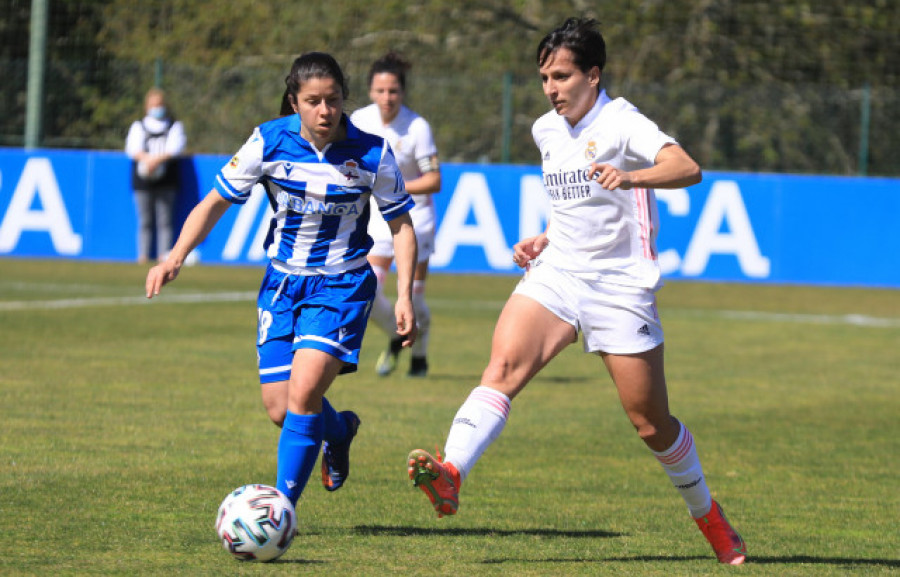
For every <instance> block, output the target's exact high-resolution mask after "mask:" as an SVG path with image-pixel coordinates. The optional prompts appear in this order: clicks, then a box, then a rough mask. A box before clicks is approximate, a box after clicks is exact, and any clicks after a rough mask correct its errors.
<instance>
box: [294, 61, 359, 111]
mask: <svg viewBox="0 0 900 577" xmlns="http://www.w3.org/2000/svg"><path fill="white" fill-rule="evenodd" d="M311 78H331V79H333V80H334V81H335V82H337V83H338V84H339V85H340V86H341V95H342V96H343V97H344V99H345V100H346V98H347V96H349V95H350V90H349V88H347V81H346V80H345V79H344V72H343V71H342V70H341V66H340V64H338V63H337V60H335V59H334V56H332V55H331V54H326V53H325V52H307V53H305V54H301V55H300V56H298V57H297V59H296V60H294V64H293V65H291V73H290V74H288V75H287V77H286V78H285V79H284V83H285V85H287V94H288V97H289V98H290V102H294V100H295V99H296V98H297V93H298V92H300V87H301V86H303V83H304V82H306V81H308V80H310V79H311ZM291 112H293V110H292V111H291Z"/></svg>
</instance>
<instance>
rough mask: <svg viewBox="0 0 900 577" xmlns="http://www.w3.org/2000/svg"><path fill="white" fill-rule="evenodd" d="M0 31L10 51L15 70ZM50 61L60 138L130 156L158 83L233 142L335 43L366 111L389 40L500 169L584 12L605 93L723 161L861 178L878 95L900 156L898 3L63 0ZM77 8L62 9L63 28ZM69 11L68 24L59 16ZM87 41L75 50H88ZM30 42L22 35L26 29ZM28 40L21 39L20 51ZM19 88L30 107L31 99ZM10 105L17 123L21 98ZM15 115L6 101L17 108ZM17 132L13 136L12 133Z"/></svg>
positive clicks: (441, 117)
mask: <svg viewBox="0 0 900 577" xmlns="http://www.w3.org/2000/svg"><path fill="white" fill-rule="evenodd" d="M0 2H5V3H7V4H9V5H10V6H9V10H7V12H6V13H7V14H9V20H8V21H7V20H4V22H3V23H0V57H2V58H3V59H4V62H6V61H9V62H11V63H13V62H17V61H18V62H21V59H22V54H24V52H23V51H22V50H21V42H22V40H21V38H18V39H17V40H13V41H10V42H9V43H8V42H7V41H8V40H10V38H11V37H12V36H13V31H14V30H17V29H19V28H20V27H21V26H22V25H23V23H26V22H27V19H28V5H29V4H30V2H28V1H26V0H0ZM50 4H51V6H52V10H53V12H52V13H53V14H54V16H52V17H51V20H52V21H53V22H55V23H56V24H51V36H52V38H53V42H52V44H53V46H52V48H51V50H50V52H51V58H52V65H53V70H54V72H53V73H52V78H51V80H50V82H48V86H50V85H54V86H55V85H56V84H55V83H57V82H59V84H60V85H61V86H60V87H58V88H54V91H55V92H53V93H50V92H49V91H48V108H47V112H46V115H45V116H46V117H47V121H48V122H47V126H48V129H47V138H48V140H52V138H58V139H59V140H61V141H66V142H69V143H70V145H76V146H77V145H83V144H79V143H82V142H84V143H89V144H86V145H91V146H95V147H96V146H101V147H109V148H119V147H121V145H122V139H123V138H124V134H125V131H126V130H127V127H128V124H129V123H130V121H131V120H132V119H133V118H136V117H137V116H138V115H139V114H140V113H141V104H142V100H143V94H144V92H145V91H146V90H147V88H149V87H150V86H151V85H152V84H153V83H154V82H155V81H156V80H157V79H160V80H161V83H162V86H163V88H165V89H166V90H167V91H168V92H169V95H170V101H171V102H172V104H173V105H174V107H175V110H176V112H177V113H178V115H179V117H180V118H181V119H182V120H183V121H184V122H185V124H186V126H187V129H188V133H189V140H190V146H191V149H192V150H193V151H194V152H215V153H229V152H232V151H234V150H236V149H237V147H239V146H240V144H241V143H242V142H243V141H244V139H246V137H247V136H248V135H249V132H250V129H251V128H252V127H253V126H254V125H255V124H257V123H259V122H261V121H264V120H266V119H268V118H270V117H273V116H274V115H275V114H276V113H277V111H278V105H279V102H280V98H281V94H282V91H283V89H284V83H283V79H284V76H285V75H286V73H287V71H288V69H289V66H290V62H291V61H292V60H293V58H294V57H296V56H297V55H299V54H300V53H302V52H305V51H308V50H325V51H328V52H331V53H333V54H334V55H335V56H336V57H337V58H338V60H339V61H340V62H341V63H342V65H343V66H344V68H345V71H346V72H347V74H348V76H349V78H350V84H351V100H350V101H349V102H348V108H350V109H353V108H356V107H359V106H363V105H365V104H367V103H368V97H367V94H366V92H367V90H366V86H365V82H366V71H367V68H368V66H369V64H370V63H371V62H372V61H373V60H374V59H375V58H377V57H378V56H380V55H381V54H383V53H384V52H385V51H386V50H388V49H396V50H400V51H401V52H403V53H404V54H406V55H407V56H408V57H409V58H410V59H411V60H412V61H413V62H414V67H413V69H412V71H411V73H410V77H409V87H408V97H407V101H408V104H409V105H410V106H411V107H412V108H414V109H415V110H417V111H418V112H420V113H421V114H423V115H424V116H425V117H426V118H428V119H429V121H430V122H431V123H432V125H433V127H434V130H435V134H436V138H437V140H438V145H439V148H440V150H441V154H442V156H443V158H445V159H447V160H455V161H479V160H488V161H491V162H497V161H500V160H501V157H500V153H501V150H502V149H503V144H504V140H503V139H504V135H505V134H506V133H505V129H506V127H505V126H504V122H503V119H504V115H503V112H504V100H503V95H504V82H505V79H511V81H512V91H511V97H510V100H509V102H508V103H507V105H508V106H509V107H510V110H511V117H510V118H511V124H512V126H511V129H510V132H509V133H508V135H506V138H507V141H506V142H507V143H508V145H509V152H510V159H511V161H512V162H517V163H536V162H537V158H536V156H535V154H536V153H535V148H534V145H533V142H532V140H531V135H530V128H531V124H532V122H533V121H534V119H535V118H536V117H537V116H539V115H540V114H543V113H544V112H545V111H546V110H547V109H548V105H547V103H546V99H545V98H544V96H543V94H542V92H541V89H540V83H539V80H538V77H537V74H536V68H535V62H534V60H535V54H534V52H535V48H536V46H537V43H538V41H539V40H540V38H542V36H543V35H544V34H545V33H546V32H547V31H549V30H550V29H552V28H553V27H555V26H556V25H558V24H559V23H560V22H562V21H563V20H564V19H565V18H566V17H567V16H570V15H585V16H591V17H594V18H597V19H598V20H599V21H600V22H601V24H602V30H603V32H604V36H605V38H606V40H607V49H608V53H609V59H608V65H607V67H606V70H605V71H604V75H603V82H604V86H605V87H606V88H607V90H608V91H609V92H610V94H611V95H612V96H614V97H615V96H624V97H626V98H628V99H629V100H630V101H632V102H633V103H634V104H636V105H637V106H638V107H639V108H641V109H642V110H643V111H644V112H645V113H646V114H647V115H648V116H650V117H651V118H653V119H655V120H657V121H658V123H659V124H660V126H661V127H662V128H663V129H664V130H665V131H666V132H669V133H671V134H673V135H674V136H676V137H677V138H678V139H679V140H680V141H681V142H682V144H684V146H685V147H686V148H687V149H688V150H689V151H690V152H691V153H692V154H693V155H694V156H696V157H697V158H698V160H699V161H700V162H701V163H702V164H703V166H704V167H706V168H710V169H731V170H752V171H796V172H831V173H843V174H853V173H855V172H856V171H857V170H858V161H859V159H858V151H859V147H860V138H861V136H862V134H861V123H860V118H861V114H860V106H861V102H862V101H863V98H864V95H865V90H866V87H869V89H870V90H871V92H870V93H869V94H870V96H871V99H870V102H871V130H870V141H869V150H870V151H871V153H870V157H869V158H868V162H869V169H870V170H871V171H872V172H875V173H880V174H900V167H897V166H895V165H896V163H895V162H893V158H892V154H893V153H892V151H893V150H895V149H896V147H897V140H898V137H897V135H896V134H895V132H896V131H894V130H891V128H890V127H892V126H897V125H898V122H900V107H898V106H897V100H898V97H900V96H898V95H900V86H898V80H900V58H897V57H896V55H897V54H900V34H898V33H897V30H898V29H900V3H898V2H896V1H894V0H860V1H857V2H852V3H848V2H845V1H844V0H818V1H815V2H813V1H804V0H785V1H783V2H770V1H768V0H767V1H762V0H640V1H636V2H624V1H622V0H592V1H587V0H564V1H560V2H541V1H540V0H406V1H401V0H385V1H383V2H377V3H376V2H371V1H370V0H369V1H362V0H340V1H335V0H331V1H323V0H316V1H312V0H310V1H302V2H297V1H296V0H290V1H289V0H265V1H263V0H229V1H228V2H221V1H218V0H215V1H214V0H140V1H139V0H50ZM66 19H68V20H66ZM63 22H66V24H63ZM75 40H79V41H80V42H81V43H80V44H78V45H77V46H76V45H75V44H76V43H75ZM25 42H26V45H27V39H26V41H25ZM17 46H18V47H19V48H16V47H17ZM0 90H3V91H5V94H9V95H10V96H11V97H13V98H12V99H11V100H9V99H4V101H3V102H4V103H7V102H13V103H15V102H16V98H19V100H21V99H22V98H23V97H21V96H18V95H20V94H21V91H19V92H10V90H11V89H10V88H8V87H4V88H0ZM0 106H8V107H10V108H9V112H10V115H9V116H7V115H6V114H4V118H14V117H15V116H16V114H17V112H16V111H17V110H19V108H21V107H19V108H16V105H15V104H11V105H9V104H0ZM4 112H6V110H5V109H4ZM5 126H7V125H6V124H4V131H3V132H4V133H8V129H6V128H5Z"/></svg>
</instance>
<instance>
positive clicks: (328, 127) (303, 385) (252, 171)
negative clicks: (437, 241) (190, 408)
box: [146, 52, 416, 504]
mask: <svg viewBox="0 0 900 577" xmlns="http://www.w3.org/2000/svg"><path fill="white" fill-rule="evenodd" d="M285 82H286V84H287V89H288V94H289V98H290V104H291V107H292V109H293V110H294V112H295V113H296V114H290V115H287V116H284V117H281V118H278V119H275V120H271V121H269V122H266V123H263V124H261V125H259V126H258V127H256V128H255V129H254V131H253V134H252V135H251V136H250V139H249V140H247V142H246V143H245V144H244V146H243V147H242V148H241V149H240V151H239V152H238V153H237V154H236V155H235V156H234V158H232V159H231V161H230V162H229V163H228V164H227V165H226V166H225V167H223V168H222V170H221V171H220V172H219V173H218V175H217V177H216V183H215V186H214V188H213V190H212V191H211V192H210V193H209V194H208V195H207V196H206V197H205V198H204V199H203V200H202V201H201V202H200V203H199V204H198V205H197V206H196V207H195V208H194V210H193V211H191V213H190V215H189V216H188V218H187V220H186V221H185V224H184V227H183V229H182V233H181V236H180V237H179V239H178V241H177V242H176V244H175V247H174V248H173V249H172V251H171V253H170V254H169V257H168V258H167V259H166V260H165V261H164V262H162V263H161V264H159V265H157V266H155V267H153V268H152V269H150V272H149V273H148V274H147V282H146V291H147V297H148V298H149V297H153V296H154V295H157V294H159V291H160V289H161V288H162V286H163V285H164V284H166V283H168V282H171V281H173V280H175V278H176V277H177V276H178V273H179V271H180V269H181V266H182V264H183V263H184V259H185V257H186V256H187V255H188V254H189V253H190V251H191V250H192V249H194V248H195V247H196V246H197V245H198V244H199V243H200V242H201V241H202V240H203V239H204V238H206V236H207V235H208V234H209V231H210V230H211V229H212V228H213V226H215V223H216V222H218V220H219V219H220V218H221V216H222V215H223V214H224V213H225V211H226V210H227V209H228V208H229V207H230V206H232V205H233V204H243V203H244V202H246V201H247V198H248V197H249V196H250V194H251V191H252V190H253V189H254V187H255V185H257V184H258V183H262V184H263V185H264V186H265V188H266V189H267V190H269V191H270V192H272V193H273V195H274V198H275V208H274V211H275V215H274V217H273V229H272V236H271V241H270V243H269V245H268V247H267V255H268V256H269V259H270V260H269V265H268V267H267V270H266V275H265V278H264V280H263V283H262V286H261V288H260V292H259V297H258V300H257V311H258V338H257V353H258V359H259V375H260V383H261V385H262V386H261V391H262V399H263V404H264V406H265V407H266V410H267V412H268V414H269V417H270V418H271V419H272V421H274V422H275V423H276V424H278V425H281V427H282V429H281V436H280V438H279V443H278V471H277V482H276V486H277V487H278V489H279V490H281V491H282V492H283V493H284V494H285V495H287V496H288V498H290V499H291V501H292V502H293V503H295V504H296V502H297V499H298V498H299V497H300V494H301V493H302V491H303V488H304V487H305V486H306V483H307V481H308V480H309V476H310V474H311V472H312V468H313V466H314V465H315V462H316V459H317V457H318V452H319V448H320V446H322V445H323V441H325V442H326V443H327V446H325V447H323V449H324V450H323V479H322V481H323V484H324V485H325V488H326V489H329V490H334V489H337V488H338V487H340V486H341V485H342V484H343V482H344V481H345V480H346V478H347V475H348V474H349V449H350V442H351V441H352V439H353V437H354V436H355V435H356V431H357V428H358V426H359V418H358V417H357V416H356V414H355V413H353V412H351V411H345V412H343V413H338V412H337V411H335V410H334V408H332V407H331V405H330V404H329V403H328V401H327V400H326V399H325V397H324V395H325V392H326V391H327V390H328V388H329V386H330V385H331V383H332V382H333V381H334V379H335V377H336V376H337V375H338V374H340V373H346V372H352V371H355V370H356V365H357V362H358V360H359V349H360V346H361V345H362V340H363V334H364V332H365V327H366V323H367V321H368V315H369V310H370V308H371V305H372V299H373V298H374V296H375V274H374V273H373V272H372V269H371V267H370V266H369V264H368V262H367V260H366V255H367V253H368V250H369V248H370V247H371V245H372V240H371V238H369V236H368V234H367V233H366V227H367V224H368V218H369V212H370V204H369V199H370V197H374V198H375V199H376V203H377V206H378V209H379V210H380V211H381V213H382V214H383V215H384V217H385V219H386V220H387V221H388V224H389V227H390V230H391V232H392V234H393V239H394V248H395V251H396V258H397V277H398V278H397V285H398V286H397V290H398V298H397V305H396V308H395V315H396V319H397V333H398V334H400V335H403V336H404V338H405V340H406V344H407V345H410V344H412V341H414V340H415V335H416V325H415V313H414V310H413V306H412V276H413V269H414V267H415V262H416V238H415V232H414V230H413V228H412V220H411V219H410V217H409V214H408V213H409V210H410V209H411V208H412V205H413V201H412V198H411V197H410V196H409V194H407V193H406V191H405V189H404V186H403V178H402V176H401V175H400V171H399V169H398V167H397V164H396V162H395V161H394V158H393V154H392V153H391V150H390V147H389V146H388V145H387V143H386V142H385V141H384V139H382V138H380V137H378V136H374V135H371V134H368V133H366V132H362V131H360V130H359V129H358V128H356V127H355V126H353V124H352V123H351V122H350V121H349V119H348V118H347V116H346V115H344V113H343V105H344V101H345V99H346V97H347V88H346V82H345V80H344V75H343V72H342V71H341V68H340V66H339V65H338V63H337V62H336V61H335V60H334V58H332V57H331V56H330V55H328V54H325V53H321V52H310V53H306V54H304V55H302V56H300V57H299V58H297V59H296V60H295V61H294V63H293V65H292V67H291V72H290V74H289V75H288V77H287V78H286V80H285ZM257 190H258V187H257Z"/></svg>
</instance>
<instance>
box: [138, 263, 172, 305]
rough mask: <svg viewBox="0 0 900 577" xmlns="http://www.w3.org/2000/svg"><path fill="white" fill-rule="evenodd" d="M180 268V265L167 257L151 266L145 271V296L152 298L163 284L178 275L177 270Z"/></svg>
mask: <svg viewBox="0 0 900 577" xmlns="http://www.w3.org/2000/svg"><path fill="white" fill-rule="evenodd" d="M180 270H181V265H178V264H176V263H174V262H172V261H170V260H168V259H167V260H165V261H163V262H161V263H159V264H158V265H156V266H154V267H153V268H151V269H150V271H149V272H148V273H147V281H146V282H145V283H144V289H145V290H146V293H147V298H148V299H152V298H153V297H155V296H156V295H158V294H159V290H160V289H161V288H162V287H163V285H165V284H168V283H170V282H172V281H173V280H175V278H176V277H178V271H180Z"/></svg>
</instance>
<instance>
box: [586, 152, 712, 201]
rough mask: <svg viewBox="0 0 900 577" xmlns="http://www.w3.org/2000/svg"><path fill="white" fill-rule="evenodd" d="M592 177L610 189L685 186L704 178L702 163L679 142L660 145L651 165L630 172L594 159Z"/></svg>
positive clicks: (590, 174) (589, 176) (589, 175)
mask: <svg viewBox="0 0 900 577" xmlns="http://www.w3.org/2000/svg"><path fill="white" fill-rule="evenodd" d="M588 178H590V179H593V180H596V181H597V182H598V183H600V186H602V187H603V188H605V189H606V190H615V189H617V188H621V189H624V190H628V189H631V188H684V187H686V186H691V185H694V184H697V183H698V182H700V181H701V180H702V179H703V173H702V172H701V170H700V166H699V165H698V164H697V163H696V162H695V161H694V159H693V158H691V157H690V156H689V155H688V153H687V152H685V150H684V149H683V148H681V147H680V146H678V145H677V144H667V145H665V146H663V147H662V149H660V151H659V152H658V153H657V155H656V159H655V160H654V165H653V166H651V167H650V168H643V169H641V170H634V171H631V172H626V171H624V170H621V169H618V168H616V167H614V166H612V165H610V164H597V163H593V162H592V163H591V168H590V170H589V171H588Z"/></svg>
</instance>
